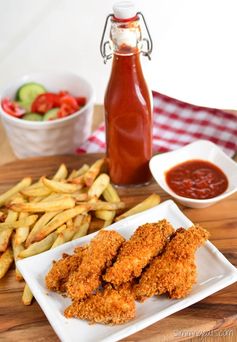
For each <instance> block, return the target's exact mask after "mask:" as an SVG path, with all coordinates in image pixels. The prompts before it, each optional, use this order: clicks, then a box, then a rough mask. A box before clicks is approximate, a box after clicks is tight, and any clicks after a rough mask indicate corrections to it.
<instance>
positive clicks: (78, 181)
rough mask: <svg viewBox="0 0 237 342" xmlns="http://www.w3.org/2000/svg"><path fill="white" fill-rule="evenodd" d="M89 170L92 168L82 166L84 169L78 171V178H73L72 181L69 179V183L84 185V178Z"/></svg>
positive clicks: (85, 165)
mask: <svg viewBox="0 0 237 342" xmlns="http://www.w3.org/2000/svg"><path fill="white" fill-rule="evenodd" d="M89 168H90V167H89V165H87V164H84V165H82V167H81V168H80V169H79V170H78V171H76V173H77V175H76V177H71V178H70V179H68V181H69V182H70V183H74V184H84V177H83V176H84V174H85V173H86V172H87V171H88V170H89Z"/></svg>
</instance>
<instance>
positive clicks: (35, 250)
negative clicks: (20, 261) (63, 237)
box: [19, 232, 57, 258]
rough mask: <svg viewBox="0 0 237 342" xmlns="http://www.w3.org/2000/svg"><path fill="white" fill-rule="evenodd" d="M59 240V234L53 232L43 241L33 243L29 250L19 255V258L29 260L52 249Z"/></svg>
mask: <svg viewBox="0 0 237 342" xmlns="http://www.w3.org/2000/svg"><path fill="white" fill-rule="evenodd" d="M56 238H57V233H56V232H53V233H51V234H49V235H48V236H46V238H44V239H43V240H41V241H39V242H35V243H32V244H31V245H30V246H29V247H28V248H26V249H24V250H23V251H22V252H20V254H19V258H28V257H30V256H32V255H36V254H39V253H42V252H45V251H47V250H48V249H50V248H51V247H52V245H53V243H54V241H55V240H56Z"/></svg>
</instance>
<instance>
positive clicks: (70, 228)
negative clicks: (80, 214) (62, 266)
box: [51, 219, 76, 249]
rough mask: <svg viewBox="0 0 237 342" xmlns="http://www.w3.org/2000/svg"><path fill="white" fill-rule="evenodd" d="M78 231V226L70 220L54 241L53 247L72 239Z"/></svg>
mask: <svg viewBox="0 0 237 342" xmlns="http://www.w3.org/2000/svg"><path fill="white" fill-rule="evenodd" d="M75 232H76V227H75V226H74V224H73V222H72V219H70V220H68V222H67V227H66V228H65V229H63V230H62V231H61V232H60V233H59V234H58V236H57V238H56V240H55V241H54V243H53V245H52V247H51V249H53V248H55V247H57V246H60V245H62V244H63V243H65V242H67V241H70V240H71V239H72V237H73V235H74V234H75Z"/></svg>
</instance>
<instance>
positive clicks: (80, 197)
mask: <svg viewBox="0 0 237 342" xmlns="http://www.w3.org/2000/svg"><path fill="white" fill-rule="evenodd" d="M71 196H72V198H74V199H75V200H76V202H82V201H86V200H89V196H88V194H87V193H82V194H78V193H77V194H72V195H71Z"/></svg>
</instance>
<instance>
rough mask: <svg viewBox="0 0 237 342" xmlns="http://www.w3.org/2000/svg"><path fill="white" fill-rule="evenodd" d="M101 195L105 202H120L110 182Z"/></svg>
mask: <svg viewBox="0 0 237 342" xmlns="http://www.w3.org/2000/svg"><path fill="white" fill-rule="evenodd" d="M103 197H104V199H105V200H106V201H107V202H111V203H117V202H120V198H119V195H118V193H117V191H116V190H115V188H114V187H113V185H112V184H108V185H107V187H106V189H105V190H104V191H103Z"/></svg>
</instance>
